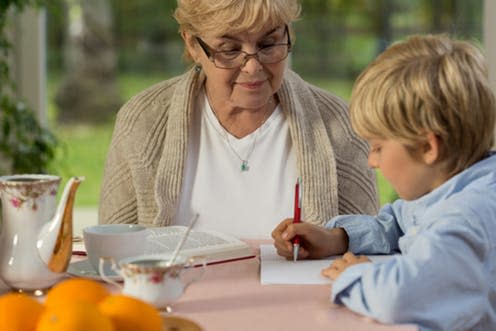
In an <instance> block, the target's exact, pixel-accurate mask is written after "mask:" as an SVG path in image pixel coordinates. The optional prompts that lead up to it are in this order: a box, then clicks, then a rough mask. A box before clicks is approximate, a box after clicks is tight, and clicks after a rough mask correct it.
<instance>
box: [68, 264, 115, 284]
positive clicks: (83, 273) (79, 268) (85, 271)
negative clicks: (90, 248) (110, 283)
mask: <svg viewBox="0 0 496 331" xmlns="http://www.w3.org/2000/svg"><path fill="white" fill-rule="evenodd" d="M67 273H68V274H69V275H71V276H76V277H83V278H89V279H94V280H102V277H100V275H99V274H98V272H97V271H96V270H95V269H93V266H92V265H91V264H90V261H89V260H88V259H85V260H81V261H76V262H72V263H71V264H69V267H68V268H67ZM107 277H108V278H109V279H111V280H114V281H122V280H123V278H122V277H121V276H120V275H118V274H116V273H113V274H110V275H107Z"/></svg>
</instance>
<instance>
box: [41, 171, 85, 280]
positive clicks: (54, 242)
mask: <svg viewBox="0 0 496 331" xmlns="http://www.w3.org/2000/svg"><path fill="white" fill-rule="evenodd" d="M83 180H84V177H72V178H71V179H70V180H69V181H68V182H67V184H66V186H65V188H64V192H63V193H62V197H61V200H60V202H59V205H58V207H57V212H56V213H55V217H54V218H53V219H52V221H51V222H50V223H49V224H47V228H46V231H42V233H40V237H39V240H38V249H39V251H40V256H41V257H42V259H43V260H44V262H45V263H46V264H47V266H48V268H49V269H50V271H52V272H56V273H60V272H65V271H66V270H67V267H68V266H69V262H70V260H71V256H72V211H73V207H74V198H75V196H76V190H77V188H78V187H79V184H80V183H81V182H82V181H83Z"/></svg>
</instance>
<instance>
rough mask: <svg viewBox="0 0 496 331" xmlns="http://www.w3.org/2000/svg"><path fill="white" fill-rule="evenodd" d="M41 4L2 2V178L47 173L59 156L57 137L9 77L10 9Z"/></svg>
mask: <svg viewBox="0 0 496 331" xmlns="http://www.w3.org/2000/svg"><path fill="white" fill-rule="evenodd" d="M40 4H42V1H40V0H2V1H1V2H0V175H4V174H11V173H45V172H46V171H47V166H48V164H49V163H50V161H51V160H52V159H53V158H54V156H55V148H56V146H57V139H56V137H55V136H54V135H53V134H52V133H51V132H50V131H49V130H47V129H46V128H44V127H42V126H41V125H40V124H39V123H38V121H37V118H36V115H35V113H34V112H33V111H32V110H31V109H29V107H28V106H27V105H26V103H25V102H23V101H22V100H20V99H19V98H18V97H16V93H15V92H16V88H15V84H14V82H13V81H12V79H11V77H10V74H9V63H8V55H9V51H10V49H11V45H10V43H9V41H8V38H7V31H6V25H7V15H8V12H9V9H11V8H12V9H13V10H17V11H18V12H20V11H22V10H23V8H25V7H26V6H28V5H40Z"/></svg>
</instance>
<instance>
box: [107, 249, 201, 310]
mask: <svg viewBox="0 0 496 331" xmlns="http://www.w3.org/2000/svg"><path fill="white" fill-rule="evenodd" d="M107 262H110V263H111V264H112V266H111V268H112V270H113V271H115V272H116V273H117V274H119V275H120V276H122V277H123V278H124V286H122V285H121V284H119V283H116V282H115V281H114V280H113V279H111V278H110V277H109V275H107V274H106V273H105V265H106V263H107ZM117 264H118V266H117ZM195 266H198V267H199V268H193V267H195ZM205 267H206V259H205V257H191V258H185V257H183V256H178V257H177V258H176V260H175V262H174V264H173V265H169V256H165V255H142V256H136V257H130V258H126V259H123V260H120V261H119V263H116V262H115V260H114V259H113V258H107V257H104V258H101V259H100V265H99V272H100V276H101V277H102V279H103V280H104V281H106V282H107V283H110V284H114V285H116V286H118V287H120V288H121V289H122V293H123V294H126V295H130V296H133V297H136V298H139V299H141V300H143V301H146V302H148V303H151V304H152V305H154V306H155V307H157V308H159V309H163V310H165V311H167V312H171V311H172V308H171V306H170V304H171V303H172V302H174V301H176V300H177V299H178V298H179V297H181V295H182V294H183V293H184V292H185V291H186V288H187V287H188V286H189V285H190V284H191V283H193V282H195V281H197V280H199V279H200V278H201V277H202V276H203V273H204V272H205Z"/></svg>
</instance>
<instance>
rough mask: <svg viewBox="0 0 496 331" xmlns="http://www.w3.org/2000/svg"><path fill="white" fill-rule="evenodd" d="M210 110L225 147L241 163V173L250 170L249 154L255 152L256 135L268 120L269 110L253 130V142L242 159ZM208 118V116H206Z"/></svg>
mask: <svg viewBox="0 0 496 331" xmlns="http://www.w3.org/2000/svg"><path fill="white" fill-rule="evenodd" d="M210 109H212V112H213V113H214V115H215V118H216V119H217V122H218V123H219V125H220V126H221V128H222V137H223V138H224V140H225V141H226V143H227V145H228V146H229V149H230V150H231V151H232V152H233V154H234V155H236V157H237V158H238V159H239V160H240V161H241V167H240V169H241V171H242V172H244V171H248V170H250V165H249V164H248V162H249V159H250V156H251V154H252V153H253V151H254V150H255V146H256V144H257V138H258V135H259V134H260V130H259V129H260V127H261V126H262V125H263V124H264V123H265V122H266V121H267V119H268V115H269V113H270V111H269V110H270V108H267V110H266V111H265V114H264V116H263V117H262V119H261V120H260V123H259V124H258V127H257V128H256V129H255V130H257V132H255V134H254V136H253V142H252V143H251V146H250V150H249V151H248V153H247V154H246V157H244V158H243V157H242V156H241V155H239V153H238V151H236V149H235V148H234V146H233V145H232V144H231V141H230V139H229V136H228V134H227V133H228V131H227V129H226V128H225V127H224V126H223V125H222V123H221V122H220V120H219V116H218V115H217V113H216V112H215V110H214V109H213V107H210ZM207 118H208V116H207Z"/></svg>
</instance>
